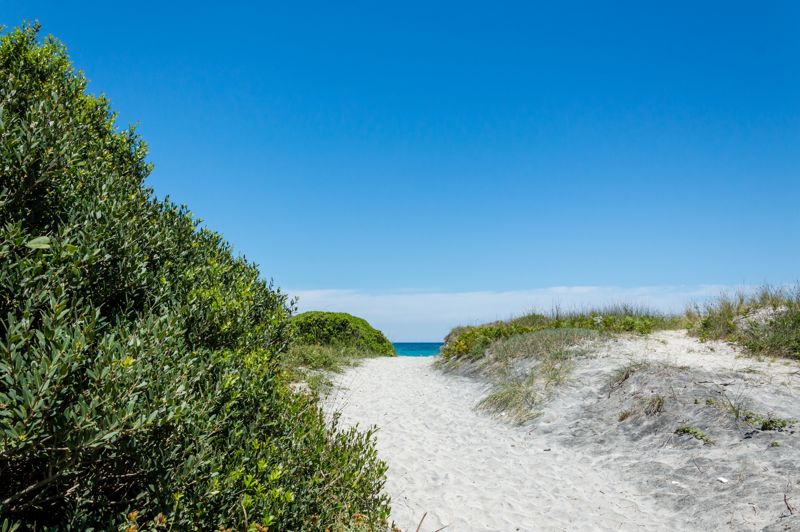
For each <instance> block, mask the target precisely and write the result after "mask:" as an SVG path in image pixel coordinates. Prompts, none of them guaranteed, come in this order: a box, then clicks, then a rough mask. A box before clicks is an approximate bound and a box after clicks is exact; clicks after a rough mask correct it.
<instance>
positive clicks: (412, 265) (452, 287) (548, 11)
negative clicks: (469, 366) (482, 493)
mask: <svg viewBox="0 0 800 532" xmlns="http://www.w3.org/2000/svg"><path fill="white" fill-rule="evenodd" d="M255 4H256V3H255V2H254V3H252V4H248V3H240V2H225V3H223V4H217V5H214V6H212V5H211V4H208V5H204V4H201V3H194V2H193V3H189V2H186V3H181V2H158V3H156V2H152V3H151V2H136V3H115V2H96V3H95V2H80V3H66V2H38V1H35V0H26V1H2V0H0V23H2V24H5V25H6V26H14V25H17V24H19V23H20V22H21V21H22V20H23V19H29V20H31V19H38V20H39V21H40V22H41V23H42V24H43V28H44V31H45V32H47V33H53V34H54V35H56V36H57V37H59V38H60V39H61V40H62V41H63V42H64V43H65V44H66V45H67V47H68V49H69V52H70V55H71V57H72V59H73V61H74V62H75V63H76V65H77V66H78V67H79V68H81V69H82V70H84V71H85V72H86V75H87V77H88V78H89V79H90V81H91V83H90V89H91V90H92V91H94V92H103V93H105V94H106V95H107V96H108V97H109V98H110V99H111V102H112V106H113V107H114V109H115V110H116V111H117V112H118V113H119V121H120V123H121V125H126V124H128V123H137V122H138V123H139V131H140V132H141V134H142V135H143V136H144V137H145V139H146V140H147V141H148V143H149V144H150V147H151V157H150V158H151V160H152V161H153V162H154V163H155V165H156V169H155V171H154V172H153V174H152V176H151V178H150V185H151V186H152V187H153V188H154V189H155V191H156V193H157V194H158V195H159V196H161V197H163V196H165V195H169V196H170V197H171V198H172V199H173V200H174V201H176V202H178V203H185V204H187V205H188V206H189V207H190V208H191V210H192V211H193V212H195V213H196V214H197V215H198V216H200V217H201V218H203V219H204V220H205V222H206V224H207V225H208V226H209V227H211V228H213V229H216V230H218V231H220V232H222V233H223V234H224V235H225V237H226V238H227V239H228V240H229V241H231V242H232V243H233V245H234V246H235V248H236V250H238V251H239V252H241V253H243V254H245V255H246V256H247V257H248V258H249V259H251V260H254V261H255V262H257V263H259V264H260V266H261V268H262V272H263V273H264V275H265V276H266V277H272V278H274V279H275V282H276V284H277V285H278V286H281V287H283V288H285V289H286V290H288V291H289V292H291V293H293V294H298V295H300V296H301V301H300V304H301V308H312V307H321V308H326V309H341V310H352V311H354V312H362V313H366V314H367V315H366V316H365V317H367V318H368V319H373V320H374V321H376V322H377V324H378V325H379V326H381V327H383V328H384V329H386V330H387V331H388V332H389V334H390V336H391V337H393V339H400V340H416V339H419V340H428V339H436V338H438V337H441V335H443V334H444V332H446V330H447V328H448V327H449V325H452V324H454V323H453V322H462V323H464V322H472V321H478V320H482V319H494V317H502V316H503V315H505V314H506V311H505V310H504V309H507V314H509V315H510V314H512V313H514V312H519V311H521V310H524V308H522V307H525V306H527V307H533V306H536V305H540V304H545V303H547V301H553V302H561V301H563V298H564V297H565V296H564V293H565V292H564V291H563V290H564V289H563V288H561V289H559V288H554V287H583V288H582V289H580V290H584V291H583V292H581V291H580V290H579V291H578V292H577V293H579V294H583V296H585V300H582V301H585V302H586V304H588V303H592V302H595V301H597V300H598V298H599V299H602V300H606V299H614V298H617V299H624V298H634V299H636V298H639V297H640V296H641V295H642V294H643V293H645V292H642V290H643V289H647V287H651V292H646V293H645V294H651V295H652V297H653V300H654V301H656V303H658V304H661V303H663V306H665V307H669V308H673V307H676V306H678V305H679V304H682V303H680V302H681V301H683V300H685V299H688V298H690V297H695V296H698V294H707V293H709V292H711V291H716V290H718V289H719V288H720V287H726V286H735V285H743V284H744V285H753V284H760V283H764V282H770V283H775V284H780V283H792V282H795V281H797V280H798V278H800V275H798V268H797V266H798V265H799V264H800V214H799V213H798V211H800V209H798V204H800V179H798V178H799V177H800V149H798V146H800V69H798V68H797V65H798V64H800V32H798V31H797V28H798V27H800V7H798V6H800V4H797V3H794V2H788V1H787V2H763V3H755V2H747V3H745V2H730V1H724V2H723V1H720V2H697V1H694V2H669V3H655V2H633V1H631V2H613V3H609V2H541V3H535V2H481V3H478V2H463V1H462V2H397V3H395V4H392V5H389V4H387V3H384V2H359V3H340V2H319V3H314V2H284V3H274V4H273V3H258V5H255ZM586 290H588V291H586ZM570 293H571V294H573V296H574V293H575V292H574V291H573V292H570ZM665 293H669V294H670V296H669V298H667V299H664V300H663V301H662V299H663V295H664V294H665ZM469 294H472V295H473V296H474V295H475V294H482V295H480V296H475V298H473V299H470V298H469V297H471V296H469ZM503 294H506V296H503ZM509 294H511V295H509ZM593 294H594V295H593ZM597 294H601V295H602V297H601V296H598V295H597ZM437 295H438V296H437ZM435 296H437V297H439V299H436V300H435V302H434V301H433V300H432V299H431V298H433V297H435ZM573 296H569V297H568V298H567V300H568V301H573V299H570V298H572V297H573ZM465 297H466V298H467V299H464V298H465ZM486 297H488V298H489V299H490V300H491V301H492V302H493V303H491V304H490V303H488V302H487V300H486V299H485V298H486ZM642 297H643V296H642ZM504 298H505V299H504ZM548 298H550V299H548ZM667 300H668V301H667ZM399 301H403V303H402V304H400V303H399ZM504 302H505V303H504ZM574 303H575V304H580V301H578V300H577V299H575V300H574ZM448 305H449V306H448ZM345 307H346V308H345ZM490 308H491V309H492V310H491V311H489V310H487V309H490ZM433 309H438V310H433ZM434 323H435V325H432V324H434Z"/></svg>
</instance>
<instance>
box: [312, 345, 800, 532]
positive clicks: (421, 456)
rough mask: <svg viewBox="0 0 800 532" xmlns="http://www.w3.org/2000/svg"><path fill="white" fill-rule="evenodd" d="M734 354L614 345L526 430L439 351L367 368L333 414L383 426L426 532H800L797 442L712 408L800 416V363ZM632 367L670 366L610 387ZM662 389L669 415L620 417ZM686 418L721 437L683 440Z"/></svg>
mask: <svg viewBox="0 0 800 532" xmlns="http://www.w3.org/2000/svg"><path fill="white" fill-rule="evenodd" d="M737 355H738V353H737V352H736V350H735V349H733V348H731V347H729V346H726V345H724V344H722V343H707V344H700V343H699V342H697V341H696V340H694V339H692V338H688V337H687V336H686V335H685V334H684V333H681V332H662V333H656V334H654V335H651V336H650V337H646V338H641V337H630V338H623V339H619V340H616V341H612V342H609V343H606V344H603V345H601V346H599V347H598V349H597V350H596V351H595V352H594V353H593V355H592V356H589V357H586V358H585V359H582V360H581V361H579V363H578V364H577V365H576V368H575V371H574V373H573V377H572V379H571V381H570V383H569V384H567V385H566V386H564V387H563V388H562V389H561V390H560V392H559V393H558V395H557V396H556V397H555V398H554V399H553V401H552V402H551V403H549V404H548V405H547V407H546V409H545V411H544V413H543V415H542V416H541V417H540V418H538V419H537V420H536V421H534V422H533V423H532V424H530V425H529V426H527V427H525V428H517V427H512V426H509V425H507V424H504V423H502V422H500V421H497V420H495V419H492V418H490V417H488V416H486V415H484V414H481V413H479V412H476V411H475V410H474V405H475V404H476V403H477V402H478V401H479V400H480V398H481V397H482V396H483V395H484V394H485V392H486V386H485V385H484V384H482V383H480V382H478V381H476V380H473V379H469V378H466V377H459V376H453V375H445V374H443V373H441V372H440V371H438V370H436V369H434V368H432V367H431V364H432V359H430V358H395V359H372V360H367V361H365V362H364V364H363V365H361V366H360V367H358V368H354V369H352V370H350V371H348V372H347V373H345V374H343V375H342V376H340V377H339V379H338V382H337V384H338V389H337V391H336V392H335V393H334V394H332V395H331V396H330V397H329V398H328V400H327V401H326V408H327V409H328V411H329V412H334V411H340V412H341V416H342V419H343V421H344V422H345V423H346V424H360V425H361V426H368V425H378V426H379V427H380V431H379V433H378V450H379V453H380V455H381V456H382V458H384V459H385V460H386V461H387V463H388V464H389V468H390V469H389V475H388V482H387V490H388V492H389V494H390V495H391V496H392V500H393V518H394V519H395V520H396V522H397V524H398V525H399V526H400V527H401V528H403V529H404V530H407V529H410V530H415V529H416V527H417V524H418V523H419V521H420V519H421V518H422V516H423V515H424V514H425V513H426V512H427V516H426V517H425V520H424V523H423V526H422V528H421V530H426V531H432V530H437V529H439V528H440V527H443V526H447V530H458V531H460V530H576V529H581V530H585V529H604V530H620V529H622V530H642V529H650V530H675V529H694V530H699V529H733V530H754V529H761V528H763V527H765V526H769V525H772V526H774V527H776V528H775V530H784V529H795V528H794V527H797V521H796V515H797V514H795V515H792V516H790V515H789V511H788V509H787V506H786V502H785V501H784V494H785V495H786V496H787V500H788V501H789V504H790V505H792V504H796V505H797V506H798V507H800V495H798V496H797V499H796V501H794V502H793V499H792V497H794V494H795V493H797V492H800V485H798V482H799V481H800V470H799V469H798V468H800V442H798V438H797V435H795V434H794V433H791V432H789V431H785V432H780V433H776V432H773V431H769V432H761V431H753V430H751V429H752V427H750V426H746V424H744V423H742V422H737V421H735V420H734V419H733V418H732V416H731V415H730V414H729V413H727V412H723V411H722V410H721V409H720V408H719V407H718V406H709V404H707V403H711V402H712V401H710V400H709V398H714V400H713V402H714V404H715V405H718V404H720V402H721V400H722V399H723V398H732V399H735V400H736V401H739V402H742V403H745V402H746V404H747V406H748V407H749V408H752V409H753V410H755V411H759V412H765V413H769V414H772V415H776V416H785V417H800V399H799V398H798V397H797V396H798V395H800V394H797V393H796V392H797V391H798V390H800V377H798V367H797V366H796V365H786V364H783V363H775V364H769V363H766V362H757V361H753V360H751V359H745V358H739V357H737ZM631 360H652V361H657V362H664V363H667V364H669V366H668V367H662V366H661V365H659V366H658V367H657V368H655V369H652V370H648V371H643V372H641V374H637V375H635V376H634V377H632V378H630V379H628V381H626V382H625V383H624V385H623V386H620V387H619V388H618V389H615V390H613V391H611V390H609V388H608V382H609V377H610V375H611V374H612V373H613V372H614V370H616V369H617V368H619V367H621V366H624V365H626V364H628V363H629V362H630V361H631ZM654 394H658V395H660V396H663V397H664V398H665V408H664V413H663V414H658V415H655V416H647V415H644V414H636V415H633V416H631V417H630V419H626V420H625V421H623V422H620V421H619V420H618V418H619V413H620V412H621V411H623V410H626V409H634V410H635V409H636V408H637V406H636V405H638V404H640V403H641V402H642V401H643V400H646V399H647V398H649V397H651V396H652V395H654ZM678 424H691V425H692V426H698V427H700V428H702V429H703V430H704V431H706V432H707V433H708V434H709V435H710V436H711V437H712V438H713V439H714V441H715V444H714V445H703V444H702V443H701V442H699V441H697V440H694V439H693V438H691V437H687V436H683V437H678V436H676V435H675V434H674V430H675V427H676V425H678ZM773 441H779V442H780V446H779V447H773V446H772V445H771V444H772V442H773ZM720 477H722V478H723V479H725V480H727V482H724V483H723V482H720V481H719V480H717V479H718V478H720ZM784 515H785V516H786V517H782V516H784Z"/></svg>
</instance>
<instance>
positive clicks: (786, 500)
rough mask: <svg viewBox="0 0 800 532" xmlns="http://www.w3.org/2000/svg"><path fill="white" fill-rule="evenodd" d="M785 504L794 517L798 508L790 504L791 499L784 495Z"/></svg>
mask: <svg viewBox="0 0 800 532" xmlns="http://www.w3.org/2000/svg"><path fill="white" fill-rule="evenodd" d="M783 504H785V505H786V508H787V509H788V510H789V514H790V515H794V513H795V512H796V511H797V508H795V507H794V506H792V505H791V504H789V497H787V496H786V494H785V493H784V494H783Z"/></svg>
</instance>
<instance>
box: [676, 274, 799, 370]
mask: <svg viewBox="0 0 800 532" xmlns="http://www.w3.org/2000/svg"><path fill="white" fill-rule="evenodd" d="M686 318H687V321H688V322H689V332H690V333H691V334H693V335H695V336H697V337H699V338H700V339H701V340H710V339H714V340H728V341H734V342H737V343H739V344H741V345H742V346H743V347H745V348H746V349H747V350H748V351H749V352H750V353H752V354H755V355H763V356H773V357H787V358H799V357H800V288H796V289H794V290H786V289H774V288H763V289H761V290H759V291H758V292H756V293H753V294H742V293H739V294H735V295H723V296H721V297H720V298H718V299H717V300H716V301H714V302H712V303H710V304H708V305H705V306H697V307H695V308H693V309H691V310H689V311H688V312H687V314H686Z"/></svg>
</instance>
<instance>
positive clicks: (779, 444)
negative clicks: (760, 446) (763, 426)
mask: <svg viewBox="0 0 800 532" xmlns="http://www.w3.org/2000/svg"><path fill="white" fill-rule="evenodd" d="M769 446H770V447H780V446H781V442H779V441H774V442H772V443H770V444H769Z"/></svg>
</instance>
